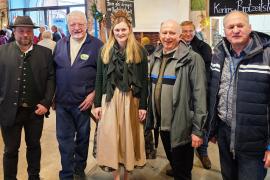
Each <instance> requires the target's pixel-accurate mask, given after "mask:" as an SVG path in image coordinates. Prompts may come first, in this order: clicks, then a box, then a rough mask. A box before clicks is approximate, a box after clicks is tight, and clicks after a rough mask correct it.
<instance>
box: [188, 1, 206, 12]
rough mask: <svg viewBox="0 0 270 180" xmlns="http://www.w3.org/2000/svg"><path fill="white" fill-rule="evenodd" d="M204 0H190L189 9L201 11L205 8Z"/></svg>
mask: <svg viewBox="0 0 270 180" xmlns="http://www.w3.org/2000/svg"><path fill="white" fill-rule="evenodd" d="M205 6H206V0H191V10H192V11H201V10H205Z"/></svg>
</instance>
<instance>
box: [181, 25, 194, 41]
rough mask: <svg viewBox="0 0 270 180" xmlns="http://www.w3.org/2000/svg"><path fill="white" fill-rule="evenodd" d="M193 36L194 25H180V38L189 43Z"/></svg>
mask: <svg viewBox="0 0 270 180" xmlns="http://www.w3.org/2000/svg"><path fill="white" fill-rule="evenodd" d="M194 36H195V29H194V26H192V25H184V26H182V34H181V38H182V39H183V40H184V41H185V42H187V43H190V42H191V41H192V39H193V38H194Z"/></svg>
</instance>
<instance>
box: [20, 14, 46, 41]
mask: <svg viewBox="0 0 270 180" xmlns="http://www.w3.org/2000/svg"><path fill="white" fill-rule="evenodd" d="M25 15H26V16H30V17H31V19H32V21H33V23H34V24H35V25H37V26H41V25H45V24H46V22H45V13H44V10H40V11H25ZM34 34H35V36H38V35H39V30H38V29H34Z"/></svg>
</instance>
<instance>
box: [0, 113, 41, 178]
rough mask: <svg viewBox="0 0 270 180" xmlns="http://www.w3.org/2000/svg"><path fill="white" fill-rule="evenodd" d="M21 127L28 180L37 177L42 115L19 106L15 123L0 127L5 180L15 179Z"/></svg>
mask: <svg viewBox="0 0 270 180" xmlns="http://www.w3.org/2000/svg"><path fill="white" fill-rule="evenodd" d="M22 128H24V132H25V142H26V145H27V151H26V159H27V163H28V168H27V172H28V176H29V180H30V179H31V180H32V179H33V180H34V179H39V172H40V159H41V147H40V138H41V135H42V129H43V116H38V115H35V114H34V109H33V108H19V109H18V112H17V115H16V122H15V124H14V125H13V126H11V127H5V126H2V127H1V132H2V137H3V141H4V144H5V148H4V157H3V168H4V179H5V180H16V175H17V164H18V150H19V148H20V144H21V132H22Z"/></svg>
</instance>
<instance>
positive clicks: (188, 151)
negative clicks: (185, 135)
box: [160, 131, 194, 180]
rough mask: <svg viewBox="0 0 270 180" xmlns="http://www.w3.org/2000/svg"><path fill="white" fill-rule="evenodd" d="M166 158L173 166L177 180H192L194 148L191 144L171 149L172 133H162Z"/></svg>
mask: <svg viewBox="0 0 270 180" xmlns="http://www.w3.org/2000/svg"><path fill="white" fill-rule="evenodd" d="M160 137H161V140H162V143H163V146H164V150H165V153H166V156H167V158H168V160H169V162H170V164H171V166H172V169H173V175H174V179H175V180H191V171H192V167H193V158H194V148H193V147H192V146H191V143H188V144H185V145H182V146H177V147H175V148H171V140H170V132H169V131H160Z"/></svg>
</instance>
